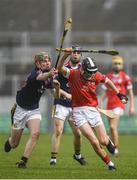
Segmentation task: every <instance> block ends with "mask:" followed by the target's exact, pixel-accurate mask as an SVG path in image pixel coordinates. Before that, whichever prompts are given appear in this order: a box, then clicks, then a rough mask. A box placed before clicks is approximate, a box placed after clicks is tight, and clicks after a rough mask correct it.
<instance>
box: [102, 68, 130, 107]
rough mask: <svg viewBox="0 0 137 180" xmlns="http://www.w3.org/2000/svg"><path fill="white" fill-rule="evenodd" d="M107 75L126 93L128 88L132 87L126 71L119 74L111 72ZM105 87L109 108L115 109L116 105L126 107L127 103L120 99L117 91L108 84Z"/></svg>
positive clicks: (121, 91)
mask: <svg viewBox="0 0 137 180" xmlns="http://www.w3.org/2000/svg"><path fill="white" fill-rule="evenodd" d="M106 76H107V77H108V78H109V79H110V80H111V81H112V82H113V83H114V84H115V86H116V87H117V88H118V89H119V91H120V93H123V94H126V91H127V89H132V82H131V79H130V77H129V76H128V75H127V74H126V73H125V72H124V71H121V72H120V73H119V74H118V75H116V74H114V73H113V72H110V73H108V74H107V75H106ZM104 89H106V94H107V97H108V102H107V108H108V109H114V108H116V107H121V108H122V109H124V108H125V105H124V104H123V103H122V102H121V101H120V99H119V98H118V97H117V95H116V94H115V92H114V91H113V90H112V89H111V88H110V87H109V86H107V85H106V86H105V87H104Z"/></svg>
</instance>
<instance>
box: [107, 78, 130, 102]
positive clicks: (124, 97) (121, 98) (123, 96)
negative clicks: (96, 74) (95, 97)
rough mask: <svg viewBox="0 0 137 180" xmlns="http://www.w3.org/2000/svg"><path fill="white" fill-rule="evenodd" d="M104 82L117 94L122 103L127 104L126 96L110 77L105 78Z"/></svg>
mask: <svg viewBox="0 0 137 180" xmlns="http://www.w3.org/2000/svg"><path fill="white" fill-rule="evenodd" d="M106 84H107V85H108V86H109V87H110V88H111V89H112V90H113V91H114V92H115V93H116V94H117V96H118V98H119V99H120V100H121V102H122V103H123V104H127V102H128V98H127V96H126V95H125V94H122V93H120V92H119V90H118V89H117V87H116V86H115V85H114V83H113V82H112V81H111V80H110V79H107V82H106Z"/></svg>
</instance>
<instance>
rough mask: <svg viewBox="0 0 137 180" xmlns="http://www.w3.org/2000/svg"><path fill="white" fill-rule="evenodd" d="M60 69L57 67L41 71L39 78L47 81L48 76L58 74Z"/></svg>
mask: <svg viewBox="0 0 137 180" xmlns="http://www.w3.org/2000/svg"><path fill="white" fill-rule="evenodd" d="M57 73H58V71H57V70H56V69H55V68H52V69H51V70H50V71H49V72H45V73H41V74H39V75H38V76H37V80H39V81H46V80H47V79H48V78H50V77H53V76H54V75H56V74H57Z"/></svg>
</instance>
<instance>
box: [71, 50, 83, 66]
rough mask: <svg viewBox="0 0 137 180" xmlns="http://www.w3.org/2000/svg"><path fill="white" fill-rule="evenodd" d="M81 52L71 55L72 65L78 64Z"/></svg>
mask: <svg viewBox="0 0 137 180" xmlns="http://www.w3.org/2000/svg"><path fill="white" fill-rule="evenodd" d="M80 59H81V52H77V51H74V52H72V53H71V56H70V60H71V62H72V63H73V64H77V63H79V62H80Z"/></svg>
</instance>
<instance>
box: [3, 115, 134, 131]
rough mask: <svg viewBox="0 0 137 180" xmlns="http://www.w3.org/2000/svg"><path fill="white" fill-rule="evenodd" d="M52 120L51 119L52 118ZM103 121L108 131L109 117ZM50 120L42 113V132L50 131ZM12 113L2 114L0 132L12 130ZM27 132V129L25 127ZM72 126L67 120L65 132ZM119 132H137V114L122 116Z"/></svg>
mask: <svg viewBox="0 0 137 180" xmlns="http://www.w3.org/2000/svg"><path fill="white" fill-rule="evenodd" d="M50 121H51V120H50ZM103 121H104V124H105V127H106V129H107V131H108V130H109V125H108V121H107V118H106V117H105V116H103ZM49 124H51V123H49V121H48V118H47V117H46V115H44V114H43V115H42V123H41V133H46V132H49ZM10 126H11V122H10V114H8V113H6V114H0V133H9V132H10ZM25 132H27V129H25ZM71 132H72V131H71V128H70V126H69V123H68V122H65V127H64V133H71ZM119 132H120V133H121V134H137V116H131V117H129V116H122V117H121V119H120V123H119Z"/></svg>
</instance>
